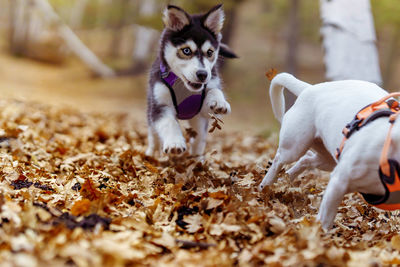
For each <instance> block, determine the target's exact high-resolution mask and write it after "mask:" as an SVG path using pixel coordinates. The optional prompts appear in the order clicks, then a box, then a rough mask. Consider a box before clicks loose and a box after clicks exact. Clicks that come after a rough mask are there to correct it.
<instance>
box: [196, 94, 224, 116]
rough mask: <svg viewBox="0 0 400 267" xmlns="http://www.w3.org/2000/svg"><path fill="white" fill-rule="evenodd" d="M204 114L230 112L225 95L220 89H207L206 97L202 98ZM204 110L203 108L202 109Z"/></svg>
mask: <svg viewBox="0 0 400 267" xmlns="http://www.w3.org/2000/svg"><path fill="white" fill-rule="evenodd" d="M204 103H205V107H206V108H207V109H206V110H205V112H206V114H204V112H202V113H203V115H207V113H213V114H229V113H230V112H231V105H229V103H228V102H227V101H226V100H225V96H224V94H223V92H222V91H221V90H220V89H209V90H208V91H207V96H206V99H205V100H204ZM203 110H204V109H203Z"/></svg>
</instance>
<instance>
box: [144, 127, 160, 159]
mask: <svg viewBox="0 0 400 267" xmlns="http://www.w3.org/2000/svg"><path fill="white" fill-rule="evenodd" d="M147 131H148V133H147V142H148V144H147V150H146V156H150V157H153V156H154V153H155V151H157V150H158V149H159V146H160V142H159V139H158V136H157V134H156V133H155V131H154V127H153V125H150V124H149V126H148V130H147Z"/></svg>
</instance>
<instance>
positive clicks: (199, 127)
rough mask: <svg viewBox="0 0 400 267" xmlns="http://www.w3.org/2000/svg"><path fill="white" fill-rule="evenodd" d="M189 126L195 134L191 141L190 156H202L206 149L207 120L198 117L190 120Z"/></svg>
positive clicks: (200, 116)
mask: <svg viewBox="0 0 400 267" xmlns="http://www.w3.org/2000/svg"><path fill="white" fill-rule="evenodd" d="M189 124H190V126H191V127H192V128H193V130H194V131H196V133H197V135H196V137H195V138H194V139H193V141H192V147H191V154H192V155H193V156H202V155H203V154H204V149H205V147H206V139H207V129H208V118H206V117H203V116H202V115H198V116H196V117H194V118H193V119H191V120H190V121H189Z"/></svg>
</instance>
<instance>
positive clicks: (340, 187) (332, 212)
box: [317, 165, 348, 229]
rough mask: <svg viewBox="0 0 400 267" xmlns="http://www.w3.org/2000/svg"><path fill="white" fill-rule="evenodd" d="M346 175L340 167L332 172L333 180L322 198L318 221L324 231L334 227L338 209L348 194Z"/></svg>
mask: <svg viewBox="0 0 400 267" xmlns="http://www.w3.org/2000/svg"><path fill="white" fill-rule="evenodd" d="M345 174H346V173H345V172H343V171H342V169H340V165H338V166H337V167H336V168H335V170H334V171H333V172H332V174H331V179H330V180H329V183H328V186H327V187H326V190H325V193H324V196H323V197H322V203H321V206H320V207H319V211H318V216H317V220H318V221H320V222H321V224H322V227H323V228H324V229H329V228H330V227H331V226H332V224H333V221H334V220H335V216H336V213H337V209H338V207H339V205H340V203H341V202H342V199H343V197H344V195H345V194H346V193H347V187H348V179H347V177H346V175H345Z"/></svg>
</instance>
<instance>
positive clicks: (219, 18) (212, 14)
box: [203, 4, 225, 36]
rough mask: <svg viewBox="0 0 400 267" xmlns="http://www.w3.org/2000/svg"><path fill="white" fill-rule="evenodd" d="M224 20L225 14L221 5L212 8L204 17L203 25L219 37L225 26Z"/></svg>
mask: <svg viewBox="0 0 400 267" xmlns="http://www.w3.org/2000/svg"><path fill="white" fill-rule="evenodd" d="M224 19H225V13H224V10H222V4H219V5H216V6H215V7H213V8H211V10H210V11H208V12H207V13H206V14H205V15H204V16H203V25H204V27H206V28H207V29H209V30H210V31H212V32H213V33H214V34H215V35H216V36H218V35H219V34H220V33H221V30H222V26H223V25H224Z"/></svg>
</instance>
